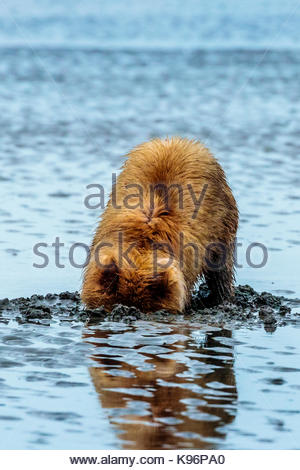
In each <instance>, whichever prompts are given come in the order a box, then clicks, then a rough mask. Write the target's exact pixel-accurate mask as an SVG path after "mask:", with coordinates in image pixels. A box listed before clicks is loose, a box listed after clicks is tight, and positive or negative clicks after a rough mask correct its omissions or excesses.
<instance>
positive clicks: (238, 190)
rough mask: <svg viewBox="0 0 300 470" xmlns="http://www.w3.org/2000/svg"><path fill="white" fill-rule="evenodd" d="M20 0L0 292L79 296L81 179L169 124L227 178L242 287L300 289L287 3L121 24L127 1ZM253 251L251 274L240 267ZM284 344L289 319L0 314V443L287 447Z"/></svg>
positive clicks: (295, 393)
mask: <svg viewBox="0 0 300 470" xmlns="http://www.w3.org/2000/svg"><path fill="white" fill-rule="evenodd" d="M29 3H30V4H32V8H31V7H30V8H28V5H27V7H26V8H25V7H24V6H23V3H21V2H18V1H17V0H14V1H12V2H10V4H9V6H7V7H6V8H4V7H3V11H1V13H3V14H2V16H1V20H0V25H1V34H0V106H1V113H0V192H1V208H0V227H1V238H0V260H1V271H0V299H1V298H4V297H10V298H12V297H19V296H31V295H32V294H33V293H41V294H46V293H47V292H61V291H65V290H70V291H74V290H76V289H78V288H79V287H80V283H81V269H78V268H75V267H72V266H71V265H70V260H69V250H70V247H71V245H72V244H73V243H75V242H79V243H89V242H90V239H91V236H92V232H93V230H94V228H95V227H96V224H97V220H98V217H99V213H100V210H99V209H98V210H91V209H87V208H86V207H85V205H84V200H85V198H86V196H87V195H89V194H91V192H92V190H91V189H87V185H89V184H102V185H103V186H104V188H105V194H106V196H108V194H109V191H110V187H111V173H112V172H117V171H118V169H119V168H120V166H121V164H122V161H123V156H124V155H125V154H126V152H127V151H128V150H129V149H130V148H132V147H133V146H134V145H136V144H138V143H140V142H142V141H145V140H147V139H149V138H152V137H154V136H165V135H176V134H179V135H183V136H187V137H191V138H199V139H201V140H203V141H204V142H205V143H206V144H207V145H208V146H209V147H210V148H211V149H212V151H213V152H214V153H215V155H216V156H217V157H218V159H219V160H220V162H221V163H222V165H223V166H224V168H225V170H226V173H227V175H228V179H229V182H230V185H231V186H232V189H233V192H234V194H235V197H236V199H237V201H238V205H239V209H240V215H241V216H240V227H239V233H238V237H239V240H238V241H239V242H240V244H241V245H240V246H239V248H238V258H237V259H238V263H239V265H240V266H241V265H242V267H239V268H238V269H237V280H238V282H242V283H245V282H246V283H249V284H251V285H252V286H253V287H254V288H255V289H257V290H260V291H262V290H268V291H270V292H272V293H275V294H280V295H285V296H288V297H292V298H295V297H300V290H299V278H300V264H299V262H298V261H297V260H298V259H299V255H300V240H299V233H300V224H299V216H300V207H299V201H300V176H299V175H300V160H299V150H300V133H299V122H300V87H299V67H300V52H299V50H297V44H298V42H299V41H298V40H299V27H298V24H299V11H298V9H297V8H295V4H294V3H295V2H292V1H288V2H285V3H284V4H282V2H278V1H274V2H273V7H274V8H271V7H270V5H271V3H272V2H259V5H257V6H256V7H254V6H253V5H254V4H253V2H243V3H245V4H246V5H247V7H245V8H246V10H245V11H244V10H243V11H242V10H241V11H239V10H238V9H237V8H236V7H233V3H234V4H235V5H236V2H231V1H230V2H222V1H221V0H218V1H216V2H205V4H206V7H205V9H204V10H201V11H200V10H199V11H198V9H197V8H198V7H197V5H200V3H201V2H193V1H190V6H191V7H192V8H190V9H186V10H185V11H183V12H181V9H180V14H178V8H179V6H180V5H179V3H178V2H176V1H174V2H166V7H164V8H166V9H167V11H168V13H169V14H164V11H165V10H164V11H162V13H161V14H160V13H159V11H158V10H157V8H158V2H151V9H148V7H142V6H141V5H142V4H141V2H133V3H132V4H133V5H134V8H133V10H132V11H134V14H132V15H131V16H130V15H129V16H126V15H128V12H127V3H126V11H125V10H124V8H125V7H124V8H123V9H122V11H121V13H120V11H119V13H118V11H117V10H116V9H115V8H116V7H113V6H112V3H113V4H114V5H115V4H116V3H118V2H103V5H104V6H103V11H102V12H99V11H98V10H97V11H96V10H95V8H96V7H94V6H93V5H95V2H85V4H84V5H85V6H83V4H82V6H81V7H79V6H78V5H79V3H80V2H79V3H78V5H77V6H76V8H75V7H74V8H73V2H72V8H71V7H70V3H69V2H67V1H64V2H60V3H59V5H58V4H57V5H54V4H53V2H52V3H51V4H50V2H48V1H46V0H45V1H44V2H42V3H41V2H35V1H34V0H32V1H31V2H29ZM92 3H93V4H92ZM160 3H161V2H160ZM167 4H168V5H167ZM124 5H125V4H124ZM138 5H140V6H138ZM1 8H2V7H1ZM120 8H121V6H120ZM270 8H271V9H270ZM32 11H35V15H32V14H31V12H32ZM176 12H177V13H176ZM201 25H202V26H201ZM196 26H197V27H196ZM200 26H201V27H200ZM154 39H155V40H154ZM149 41H150V42H149ZM151 41H153V42H151ZM265 43H267V44H268V49H267V51H265V50H264V44H265ZM20 44H21V45H20ZM149 44H150V46H151V44H152V46H153V47H149ZM162 44H163V46H164V47H160V45H162ZM241 45H242V47H240V46H241ZM223 46H224V47H223ZM56 237H59V239H60V242H61V243H63V244H64V245H63V246H61V248H60V253H59V259H58V257H57V255H56V256H55V250H54V247H53V246H52V243H54V241H55V239H56ZM256 242H257V243H262V244H264V245H265V246H266V247H267V249H268V260H267V263H266V265H265V266H264V267H263V268H261V269H255V268H253V267H251V266H249V263H247V261H246V255H247V247H248V246H249V244H251V243H256ZM37 243H44V245H43V246H42V247H41V248H40V252H41V253H43V254H44V256H43V257H42V256H38V255H37V254H34V253H33V247H34V245H36V244H37ZM45 256H46V257H47V258H45ZM45 259H48V263H47V266H46V267H45V268H43V269H42V268H39V267H34V266H33V263H35V264H37V265H41V264H43V262H44V261H45ZM74 259H75V262H76V263H77V264H81V263H82V262H83V261H84V253H83V252H82V251H81V250H80V248H78V249H77V250H76V251H75V252H74ZM252 260H253V262H254V263H259V261H260V260H261V251H260V250H259V248H256V249H254V250H253V251H252ZM58 264H59V265H60V267H58ZM62 266H63V267H62ZM298 311H299V307H298ZM296 312H297V309H296V311H295V313H296ZM298 318H299V317H298ZM299 354H300V347H299V322H298V321H295V322H294V324H293V325H292V324H287V325H286V326H284V325H283V326H281V327H278V328H277V329H276V330H275V331H274V332H273V333H270V332H266V331H265V330H264V329H263V328H261V327H258V326H257V327H256V326H253V327H251V328H247V327H246V326H245V327H243V328H239V329H237V328H232V329H229V328H228V326H226V324H224V327H223V328H219V327H218V328H217V327H215V328H213V327H207V329H203V326H198V327H197V325H196V324H189V322H188V321H187V320H185V321H183V320H182V319H181V320H178V321H177V322H172V324H167V323H154V322H145V321H141V320H139V321H137V322H134V323H133V324H131V325H128V324H126V323H123V322H108V321H107V322H102V323H100V324H98V325H85V326H84V327H83V326H82V324H81V323H78V322H72V321H71V322H70V321H68V322H67V321H65V322H64V321H62V322H58V321H57V322H56V321H55V320H51V321H46V322H45V324H44V325H37V324H33V323H32V324H30V323H26V324H23V323H22V322H18V321H17V319H16V318H15V317H14V318H12V319H4V318H2V317H1V314H0V446H1V448H3V449H5V448H7V449H9V448H34V449H44V448H48V449H52V448H70V449H71V448H74V449H77V448H78V449H91V448H94V449H97V448H164V449H168V448H178V447H183V448H234V449H242V448H251V449H276V448H278V449H283V448H285V449H288V448H293V449H294V448H299V442H300V426H299V413H300V366H299Z"/></svg>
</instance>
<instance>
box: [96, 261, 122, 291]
mask: <svg viewBox="0 0 300 470" xmlns="http://www.w3.org/2000/svg"><path fill="white" fill-rule="evenodd" d="M119 275H120V270H119V268H118V266H117V264H116V262H115V261H114V260H113V259H111V260H110V262H109V263H106V265H105V266H104V267H102V268H101V269H100V277H99V283H100V285H101V287H103V288H104V289H105V290H106V291H107V292H108V293H110V294H111V293H113V292H116V291H117V289H118V284H119Z"/></svg>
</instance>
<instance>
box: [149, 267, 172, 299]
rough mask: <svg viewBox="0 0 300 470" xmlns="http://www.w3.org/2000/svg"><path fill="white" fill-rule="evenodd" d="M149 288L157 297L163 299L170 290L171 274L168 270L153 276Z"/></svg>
mask: <svg viewBox="0 0 300 470" xmlns="http://www.w3.org/2000/svg"><path fill="white" fill-rule="evenodd" d="M148 289H149V291H150V293H151V295H153V297H155V298H160V299H163V298H165V297H166V296H167V293H168V292H169V290H170V282H169V275H168V272H167V271H162V272H160V273H157V274H155V275H154V276H153V277H151V279H150V282H149V285H148Z"/></svg>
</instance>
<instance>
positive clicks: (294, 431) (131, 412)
mask: <svg viewBox="0 0 300 470" xmlns="http://www.w3.org/2000/svg"><path fill="white" fill-rule="evenodd" d="M298 334H299V322H298V323H297V325H294V326H286V327H282V328H278V329H277V330H276V331H275V332H274V333H273V334H270V333H267V332H265V331H264V330H263V329H258V328H257V327H255V328H252V329H246V328H244V329H238V330H236V331H231V330H228V329H226V328H223V329H221V328H218V327H207V328H205V327H199V326H197V325H191V324H189V323H188V322H180V323H173V324H167V323H156V322H145V321H137V322H135V323H134V324H132V325H128V324H125V323H118V322H117V323H116V322H102V323H100V324H99V325H96V326H95V325H94V326H87V325H86V326H85V327H84V328H83V329H82V326H81V325H78V324H76V323H74V322H73V323H66V324H65V325H64V324H59V325H58V324H57V323H56V322H55V321H54V322H51V326H50V327H47V326H36V325H29V324H28V325H24V326H23V327H22V329H20V326H19V325H17V323H15V324H13V322H12V324H11V325H9V327H8V328H7V327H6V328H2V327H1V333H0V340H1V361H0V366H1V379H0V389H1V400H0V421H1V448H2V449H16V448H24V449H26V448H29V449H39V448H43V449H53V448H55V449H61V448H62V449H63V448H69V449H77V448H78V449H106V448H111V449H119V448H125V449H129V448H130V449H160V448H163V449H172V448H198V449H201V448H205V449H210V448H213V449H215V448H229V449H231V448H234V449H297V448H298V449H299V437H300V429H299V413H300V411H299V390H300V368H299V353H300V349H299V341H298V338H297V335H298Z"/></svg>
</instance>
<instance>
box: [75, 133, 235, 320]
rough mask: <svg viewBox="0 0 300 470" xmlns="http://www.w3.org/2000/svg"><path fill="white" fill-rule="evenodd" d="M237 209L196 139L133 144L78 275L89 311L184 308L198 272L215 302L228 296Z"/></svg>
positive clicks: (211, 159) (213, 161) (215, 166)
mask: <svg viewBox="0 0 300 470" xmlns="http://www.w3.org/2000/svg"><path fill="white" fill-rule="evenodd" d="M237 227H238V209H237V206H236V202H235V199H234V197H233V195H232V192H231V190H230V188H229V186H228V184H227V182H226V177H225V174H224V171H223V169H222V168H221V166H220V164H219V163H218V162H217V160H216V159H215V158H214V157H213V155H212V154H211V153H210V151H209V150H208V149H207V148H206V147H205V146H204V145H203V144H201V143H200V142H197V141H191V140H188V139H183V138H179V137H174V138H170V139H165V140H161V139H154V140H151V141H150V142H146V143H144V144H142V145H140V146H138V147H136V148H134V149H133V150H132V151H131V152H130V153H129V155H128V158H127V160H126V161H125V163H124V165H123V168H122V172H121V173H120V175H119V176H118V178H117V181H116V183H115V185H114V187H113V191H112V194H111V197H110V199H109V201H108V204H107V207H106V209H105V211H104V213H103V215H102V217H101V220H100V222H99V225H98V228H97V230H96V233H95V236H94V239H93V242H92V246H91V250H90V257H89V262H88V265H87V267H86V269H85V273H84V281H83V288H82V294H81V296H82V300H83V302H84V303H85V304H86V305H87V306H88V307H90V308H96V307H99V306H101V305H104V307H105V308H107V309H111V308H112V306H113V305H114V304H116V303H122V304H124V305H129V306H135V307H137V308H139V309H140V310H142V311H144V312H150V311H155V310H159V309H166V310H168V311H171V312H178V311H183V310H184V309H185V308H186V306H187V305H188V304H189V301H190V298H191V292H192V289H193V287H194V285H195V282H196V281H197V280H198V279H200V278H201V277H204V278H205V280H206V282H207V285H208V287H209V289H210V291H211V295H210V297H211V299H213V301H214V302H215V303H219V302H220V301H222V300H224V299H226V298H228V297H230V296H231V295H232V294H233V281H234V269H233V255H234V242H235V236H236V231H237Z"/></svg>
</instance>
